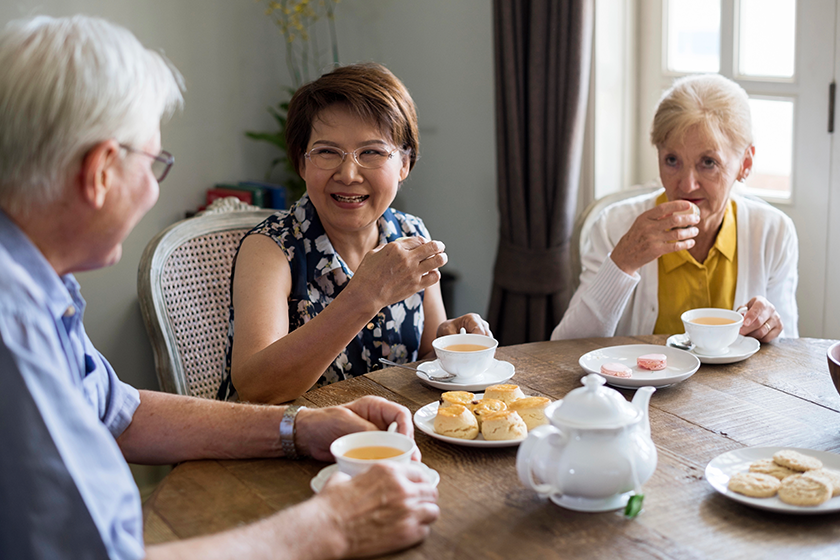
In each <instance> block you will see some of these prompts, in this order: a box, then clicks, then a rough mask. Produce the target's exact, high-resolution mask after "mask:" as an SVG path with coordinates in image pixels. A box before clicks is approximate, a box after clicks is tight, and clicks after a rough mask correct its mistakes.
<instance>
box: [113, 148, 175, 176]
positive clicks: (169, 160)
mask: <svg viewBox="0 0 840 560" xmlns="http://www.w3.org/2000/svg"><path fill="white" fill-rule="evenodd" d="M120 148H123V149H125V150H128V151H129V152H131V153H134V154H141V155H144V156H148V157H150V158H152V159H153V160H154V161H153V162H152V173H153V174H154V176H155V179H157V182H158V183H160V182H161V181H163V180H164V179H165V178H166V174H167V173H169V170H170V169H171V168H172V164H173V163H175V157H174V156H173V155H172V154H170V153H169V152H167V151H166V150H161V152H160V154H159V155H154V154H149V153H147V152H144V151H142V150H135V149H134V148H132V147H131V146H126V145H125V144H120Z"/></svg>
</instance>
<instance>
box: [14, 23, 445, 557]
mask: <svg viewBox="0 0 840 560" xmlns="http://www.w3.org/2000/svg"><path fill="white" fill-rule="evenodd" d="M181 89H182V88H181V78H180V75H179V74H178V72H177V71H176V70H175V69H174V68H172V67H171V66H170V65H169V64H168V63H167V62H166V61H165V60H164V59H163V58H162V57H161V56H160V55H158V54H156V53H154V52H152V51H150V50H147V49H145V48H144V47H143V46H142V45H141V44H140V43H139V42H138V41H137V39H135V38H134V36H133V35H132V34H131V33H130V32H128V31H127V30H125V29H123V28H120V27H117V26H115V25H113V24H110V23H107V22H105V21H102V20H98V19H93V18H86V17H72V18H64V19H52V18H47V17H38V18H34V19H30V20H25V21H17V22H12V23H10V24H9V25H8V26H7V27H6V28H5V30H3V31H2V32H0V338H2V344H0V381H1V382H2V387H3V388H2V390H0V429H2V444H3V449H2V452H0V558H9V559H11V558H15V559H21V558H51V559H54V558H70V557H72V558H143V557H148V558H168V557H176V556H177V557H192V558H228V557H231V558H232V557H236V558H249V559H255V558H268V557H271V558H278V557H280V558H286V557H288V558H337V557H345V556H367V555H372V554H377V553H382V552H387V551H390V550H395V549H399V548H403V547H406V546H410V545H412V544H415V543H417V542H419V541H420V540H422V539H423V538H424V537H425V535H426V534H427V533H428V531H429V525H430V524H431V523H432V522H433V521H434V520H435V519H436V518H437V517H438V515H439V510H438V507H437V504H436V500H437V492H436V490H435V488H434V487H433V486H432V485H431V484H429V481H428V480H427V479H426V478H425V477H424V475H423V473H422V472H421V470H420V469H418V468H417V467H415V466H412V465H401V466H388V467H385V466H381V465H377V466H375V467H374V469H371V471H368V473H366V474H363V475H359V476H357V477H355V478H353V479H349V478H348V477H346V476H336V477H333V479H331V480H330V481H329V483H328V484H327V485H326V486H325V488H324V490H323V491H322V492H321V493H320V494H319V495H318V496H316V497H315V498H313V499H311V500H308V501H306V502H304V503H302V504H299V505H297V506H295V507H293V508H290V509H287V510H284V511H281V512H279V513H276V514H274V515H273V516H270V517H268V518H266V519H263V520H262V521H259V522H257V523H255V524H253V525H250V526H245V527H241V528H238V529H235V530H232V531H229V532H225V533H220V534H217V535H212V536H208V537H203V538H196V539H191V540H187V541H181V542H177V543H171V544H167V545H159V546H155V547H149V548H148V549H145V547H144V544H143V527H142V512H141V508H140V497H139V494H138V491H137V487H136V486H135V484H134V482H133V480H132V477H131V473H130V471H129V468H128V465H127V461H130V462H135V463H149V464H163V463H175V462H179V461H184V460H189V459H198V458H239V457H282V456H284V455H285V456H294V455H297V454H301V455H303V454H306V455H311V456H312V457H314V458H316V459H321V460H327V459H329V458H330V455H329V445H330V443H331V442H332V441H333V440H334V439H335V438H336V437H338V436H340V435H342V434H345V433H349V432H354V431H360V430H374V429H384V428H386V427H387V426H388V424H390V423H391V422H397V423H398V426H399V430H400V431H401V432H403V433H405V434H408V435H413V428H412V426H411V417H410V414H409V412H408V410H407V409H405V408H404V407H401V406H399V405H397V404H394V403H390V402H388V401H386V400H384V399H380V398H375V397H365V398H363V399H360V400H358V401H354V402H352V403H348V404H346V405H343V406H338V407H329V408H323V409H304V408H301V409H296V408H295V407H274V406H251V405H243V404H230V403H223V402H218V401H210V400H203V399H194V398H189V397H181V396H176V395H167V394H162V393H158V392H153V391H139V392H138V391H137V390H135V389H134V388H132V387H130V386H128V385H126V384H124V383H122V382H121V381H120V380H119V379H118V377H117V376H116V374H115V372H114V370H113V369H112V368H111V366H110V365H109V363H108V362H107V360H106V359H105V358H104V357H103V356H102V355H101V354H100V353H99V352H98V351H97V350H96V349H95V348H94V347H93V345H92V343H91V341H90V340H89V339H88V337H87V335H86V333H85V330H84V326H83V323H82V316H83V313H84V309H85V302H84V300H83V299H82V297H81V295H80V293H79V285H78V283H77V282H76V280H75V279H74V278H73V276H72V273H73V272H76V271H81V270H90V269H95V268H100V267H103V266H107V265H109V264H113V263H115V262H117V261H118V260H119V258H120V254H121V243H122V242H123V240H124V239H125V237H126V236H127V235H128V234H129V232H130V231H131V229H132V227H133V226H134V225H135V224H136V223H137V222H138V221H139V220H140V218H141V217H142V216H143V214H144V213H145V212H147V211H148V210H149V209H150V208H151V207H152V205H154V203H155V201H156V200H157V196H158V182H159V181H162V180H163V178H164V177H165V175H166V173H167V172H168V170H169V168H170V167H171V165H172V162H173V158H172V156H171V155H170V154H168V153H167V152H165V151H162V150H161V145H160V121H161V119H162V118H164V117H167V116H169V115H170V114H171V113H172V112H173V110H175V109H176V108H178V107H179V106H180V104H181V103H182V97H181ZM281 424H282V425H283V426H284V427H285V428H286V429H284V430H280V429H279V428H280V426H281Z"/></svg>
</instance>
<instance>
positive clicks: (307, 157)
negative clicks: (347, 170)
mask: <svg viewBox="0 0 840 560" xmlns="http://www.w3.org/2000/svg"><path fill="white" fill-rule="evenodd" d="M371 147H372V146H361V147H359V148H356V149H355V150H353V151H352V152H345V151H344V150H342V149H341V148H339V147H338V146H327V145H323V146H312V148H311V149H310V150H309V151H308V152H306V153H304V154H303V157H304V158H306V159H308V160H309V161H312V157H311V156H310V154H311V153H312V152H313V151H314V150H317V149H319V148H329V149H331V150H335V151H337V152H341V161H340V162H338V165H336V166H335V167H330V168H329V169H324V168H323V167H320V166H319V165H318V164H317V163H315V162H314V161H312V165H314V166H315V167H317V168H318V169H320V170H322V171H333V170H334V169H338V168H339V167H341V166H342V164H343V163H344V160H346V159H347V156H348V155H352V156H353V161H354V162H355V163H356V165H358V166H359V167H361V168H362V169H381V168H382V167H384V166H385V164H386V163H388V162H389V161H390V160H391V158H392V157H394V154H395V153H397V152H400V153H403V149H402V148H394V149H393V150H391V151H390V152H388V158H387V159H385V161H383V162H382V165H380V166H379V167H366V166H364V165H362V162H360V161H359V158H358V157H356V152H358V151H359V150H367V149H370V148H371Z"/></svg>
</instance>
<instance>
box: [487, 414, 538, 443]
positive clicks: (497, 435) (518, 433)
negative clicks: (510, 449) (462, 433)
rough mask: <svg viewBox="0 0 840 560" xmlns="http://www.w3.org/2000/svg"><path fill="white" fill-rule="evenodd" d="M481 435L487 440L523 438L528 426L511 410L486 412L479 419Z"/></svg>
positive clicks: (526, 433)
mask: <svg viewBox="0 0 840 560" xmlns="http://www.w3.org/2000/svg"><path fill="white" fill-rule="evenodd" d="M481 435H483V436H484V439H486V440H488V441H498V440H503V439H524V438H525V437H526V436H527V435H528V426H526V425H525V420H523V419H522V417H521V416H519V413H517V412H515V411H513V410H501V411H499V412H488V413H487V414H485V415H484V418H483V419H482V421H481Z"/></svg>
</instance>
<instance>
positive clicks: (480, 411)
mask: <svg viewBox="0 0 840 560" xmlns="http://www.w3.org/2000/svg"><path fill="white" fill-rule="evenodd" d="M500 410H507V405H506V404H505V403H503V402H502V401H500V400H497V399H487V398H485V399H481V400H480V401H477V403H476V405H475V406H474V407H473V414H475V417H476V419H477V420H478V428H479V429H481V420H482V418H483V417H484V415H485V414H487V413H488V412H499V411H500Z"/></svg>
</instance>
